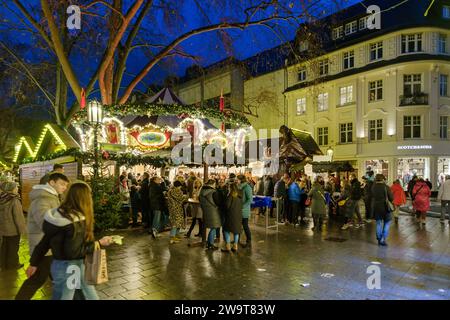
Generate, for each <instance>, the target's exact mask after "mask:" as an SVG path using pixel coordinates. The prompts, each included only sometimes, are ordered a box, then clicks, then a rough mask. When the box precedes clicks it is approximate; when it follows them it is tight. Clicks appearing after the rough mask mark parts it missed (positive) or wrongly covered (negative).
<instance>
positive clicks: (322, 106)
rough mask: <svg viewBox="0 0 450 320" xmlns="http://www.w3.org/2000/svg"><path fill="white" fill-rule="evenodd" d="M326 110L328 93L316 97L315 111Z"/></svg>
mask: <svg viewBox="0 0 450 320" xmlns="http://www.w3.org/2000/svg"><path fill="white" fill-rule="evenodd" d="M325 110H328V92H325V93H321V94H319V95H318V96H317V111H325Z"/></svg>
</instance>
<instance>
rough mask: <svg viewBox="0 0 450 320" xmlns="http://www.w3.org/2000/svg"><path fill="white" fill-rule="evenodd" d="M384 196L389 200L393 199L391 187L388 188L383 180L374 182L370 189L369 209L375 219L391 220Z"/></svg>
mask: <svg viewBox="0 0 450 320" xmlns="http://www.w3.org/2000/svg"><path fill="white" fill-rule="evenodd" d="M386 196H387V198H388V199H389V201H393V200H394V195H393V194H392V191H391V188H389V187H388V186H387V185H386V184H385V183H384V182H383V181H381V182H375V183H374V184H373V186H372V190H371V198H372V202H371V210H372V216H373V217H374V218H375V220H385V221H390V220H392V214H391V212H389V208H388V206H387V204H386Z"/></svg>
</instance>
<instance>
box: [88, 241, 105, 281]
mask: <svg viewBox="0 0 450 320" xmlns="http://www.w3.org/2000/svg"><path fill="white" fill-rule="evenodd" d="M84 264H85V271H84V272H85V280H86V283H87V284H91V285H96V284H101V283H105V282H107V281H108V268H107V265H106V250H105V249H101V248H100V243H99V242H98V241H95V242H94V252H93V253H92V254H88V255H87V256H86V258H85V261H84Z"/></svg>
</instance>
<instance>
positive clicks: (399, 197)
mask: <svg viewBox="0 0 450 320" xmlns="http://www.w3.org/2000/svg"><path fill="white" fill-rule="evenodd" d="M391 191H392V194H393V195H394V201H393V203H394V204H395V205H396V206H401V205H404V204H405V203H406V195H405V191H404V190H403V188H402V186H401V185H400V184H399V183H394V184H393V185H392V186H391Z"/></svg>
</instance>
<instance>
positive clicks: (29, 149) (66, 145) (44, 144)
mask: <svg viewBox="0 0 450 320" xmlns="http://www.w3.org/2000/svg"><path fill="white" fill-rule="evenodd" d="M24 148H25V149H26V150H24ZM68 149H80V145H79V144H78V142H76V141H75V139H74V138H73V137H72V136H71V135H70V134H69V133H68V132H67V131H66V130H64V129H62V128H60V127H59V126H58V125H56V124H50V123H48V124H46V125H45V126H44V128H43V129H42V131H41V135H40V136H39V139H38V140H37V143H36V145H35V144H34V143H33V140H32V139H31V138H30V137H21V138H20V140H19V142H18V144H17V145H16V153H15V155H14V158H13V162H15V163H17V162H19V161H20V160H22V159H23V158H25V157H26V155H28V156H29V157H31V158H33V159H36V157H38V156H39V155H43V154H49V153H52V152H57V151H61V150H68Z"/></svg>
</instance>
